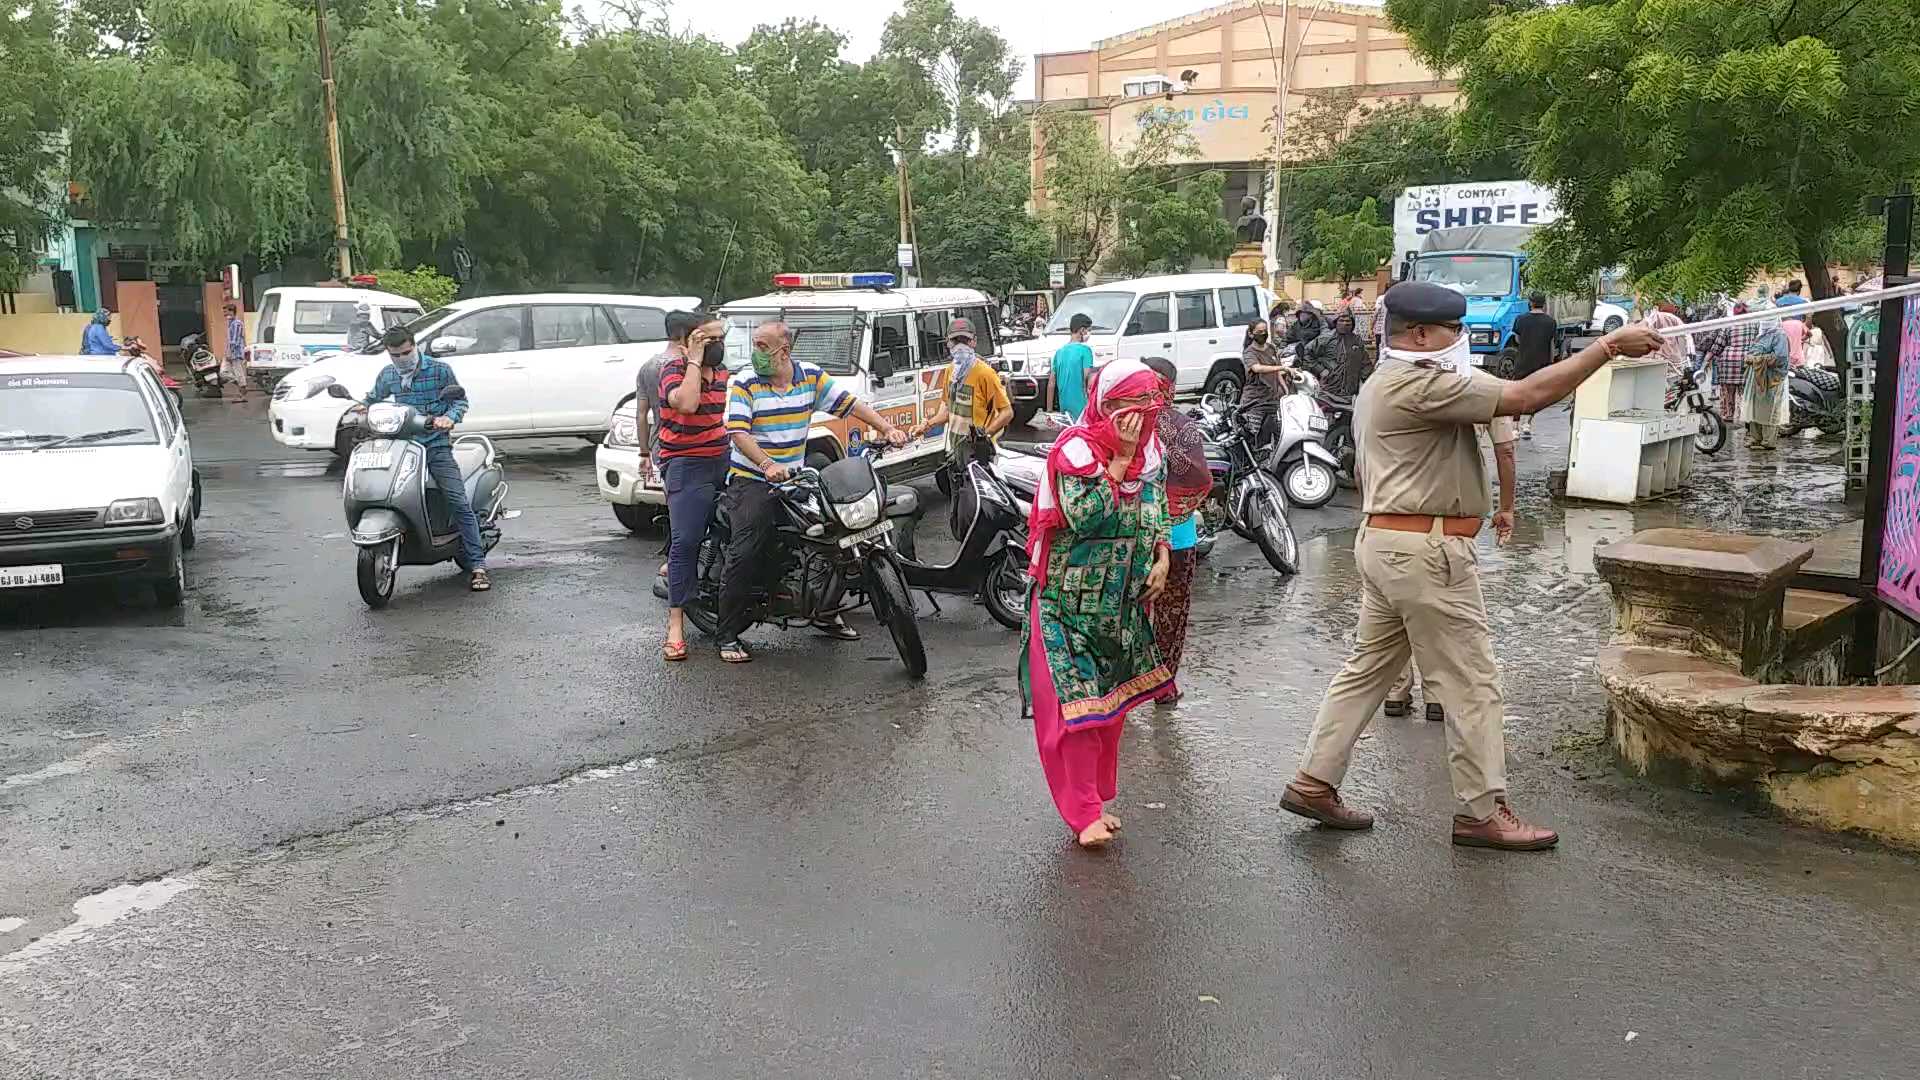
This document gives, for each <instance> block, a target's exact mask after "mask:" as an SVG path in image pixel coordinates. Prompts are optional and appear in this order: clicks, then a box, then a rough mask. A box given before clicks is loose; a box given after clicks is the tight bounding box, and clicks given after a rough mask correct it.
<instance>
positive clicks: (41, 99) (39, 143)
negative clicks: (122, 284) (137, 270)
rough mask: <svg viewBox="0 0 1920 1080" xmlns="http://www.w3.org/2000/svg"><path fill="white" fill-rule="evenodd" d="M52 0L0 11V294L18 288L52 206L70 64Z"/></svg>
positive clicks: (46, 228) (31, 0) (49, 221)
mask: <svg viewBox="0 0 1920 1080" xmlns="http://www.w3.org/2000/svg"><path fill="white" fill-rule="evenodd" d="M60 35H61V22H60V10H59V8H58V7H57V6H56V5H55V4H54V3H53V0H28V2H26V3H20V4H10V5H8V7H7V9H6V10H5V11H4V12H0V291H11V290H13V289H16V288H18V287H19V285H20V282H21V280H22V279H23V278H24V277H25V276H26V275H27V274H28V273H29V272H31V270H32V268H33V262H34V259H33V251H34V249H35V248H36V247H37V246H38V245H37V243H36V242H37V241H39V240H41V239H43V238H44V237H45V236H46V235H47V233H48V232H49V231H50V230H51V229H52V227H53V224H54V219H53V216H52V213H51V212H50V211H51V208H52V207H54V206H56V205H57V198H58V190H57V186H56V185H57V181H58V180H59V179H60V177H59V174H58V168H57V167H58V164H59V155H60V128H61V124H62V122H63V121H64V119H65V116H66V88H67V83H68V72H69V64H70V59H69V57H68V56H67V55H66V53H65V51H64V50H63V49H62V47H61V45H60Z"/></svg>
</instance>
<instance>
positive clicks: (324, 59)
mask: <svg viewBox="0 0 1920 1080" xmlns="http://www.w3.org/2000/svg"><path fill="white" fill-rule="evenodd" d="M313 18H314V26H315V29H316V32H317V33H318V35H319V38H320V90H321V98H322V101H321V108H322V109H323V110H324V111H325V113H326V124H327V169H328V171H329V173H330V174H331V175H332V180H333V253H334V257H335V259H336V260H337V261H338V263H339V272H340V280H341V281H342V282H345V281H348V280H351V279H352V277H353V254H352V252H350V251H349V250H348V248H347V180H346V177H345V175H343V173H342V170H341V168H340V108H339V102H338V100H337V99H336V98H335V96H334V88H333V50H332V49H330V48H328V47H327V0H314V16H313Z"/></svg>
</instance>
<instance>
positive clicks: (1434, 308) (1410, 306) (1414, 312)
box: [1380, 281, 1467, 323]
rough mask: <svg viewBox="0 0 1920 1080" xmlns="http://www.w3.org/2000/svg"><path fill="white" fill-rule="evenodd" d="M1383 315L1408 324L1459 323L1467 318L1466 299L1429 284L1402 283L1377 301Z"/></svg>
mask: <svg viewBox="0 0 1920 1080" xmlns="http://www.w3.org/2000/svg"><path fill="white" fill-rule="evenodd" d="M1380 302H1381V303H1383V304H1385V305H1386V306H1387V313H1388V314H1390V315H1392V316H1393V317H1394V318H1396V319H1401V320H1404V321H1406V322H1410V323H1450V322H1459V321H1460V320H1461V319H1464V318H1466V315H1467V298H1466V297H1464V296H1462V295H1460V294H1459V293H1457V292H1454V291H1453V290H1452V289H1449V288H1447V287H1446V286H1445V285H1435V284H1434V283H1433V282H1431V281H1403V282H1401V283H1400V284H1398V285H1395V286H1394V287H1393V288H1391V289H1388V290H1387V295H1386V296H1384V297H1382V298H1381V301H1380Z"/></svg>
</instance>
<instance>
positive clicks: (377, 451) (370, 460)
mask: <svg viewBox="0 0 1920 1080" xmlns="http://www.w3.org/2000/svg"><path fill="white" fill-rule="evenodd" d="M349 464H350V465H351V466H352V467H353V468H356V469H386V468H391V467H392V466H393V447H391V446H362V447H360V448H359V449H357V450H355V451H354V452H353V460H352V461H351V462H349Z"/></svg>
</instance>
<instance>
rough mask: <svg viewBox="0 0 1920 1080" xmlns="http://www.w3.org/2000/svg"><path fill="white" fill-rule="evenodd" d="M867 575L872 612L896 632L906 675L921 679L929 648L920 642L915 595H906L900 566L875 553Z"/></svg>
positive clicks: (887, 557)
mask: <svg viewBox="0 0 1920 1080" xmlns="http://www.w3.org/2000/svg"><path fill="white" fill-rule="evenodd" d="M866 578H867V596H868V598H869V599H870V600H871V601H872V602H873V614H874V615H875V617H877V618H878V619H879V620H880V621H881V622H883V623H885V624H886V626H887V633H889V634H891V635H893V647H894V649H895V651H897V652H899V654H900V662H901V663H903V664H905V665H906V666H907V674H908V675H910V676H912V677H913V678H916V679H918V678H920V677H921V676H923V675H925V674H926V673H927V650H926V646H924V645H922V644H921V643H920V624H919V623H918V622H917V621H915V620H914V617H913V598H912V597H910V596H908V595H907V582H906V579H904V578H902V577H901V576H900V567H899V566H898V565H896V564H895V563H894V561H893V559H892V557H890V556H888V555H885V554H878V555H873V556H870V557H869V558H868V559H867V573H866Z"/></svg>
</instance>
